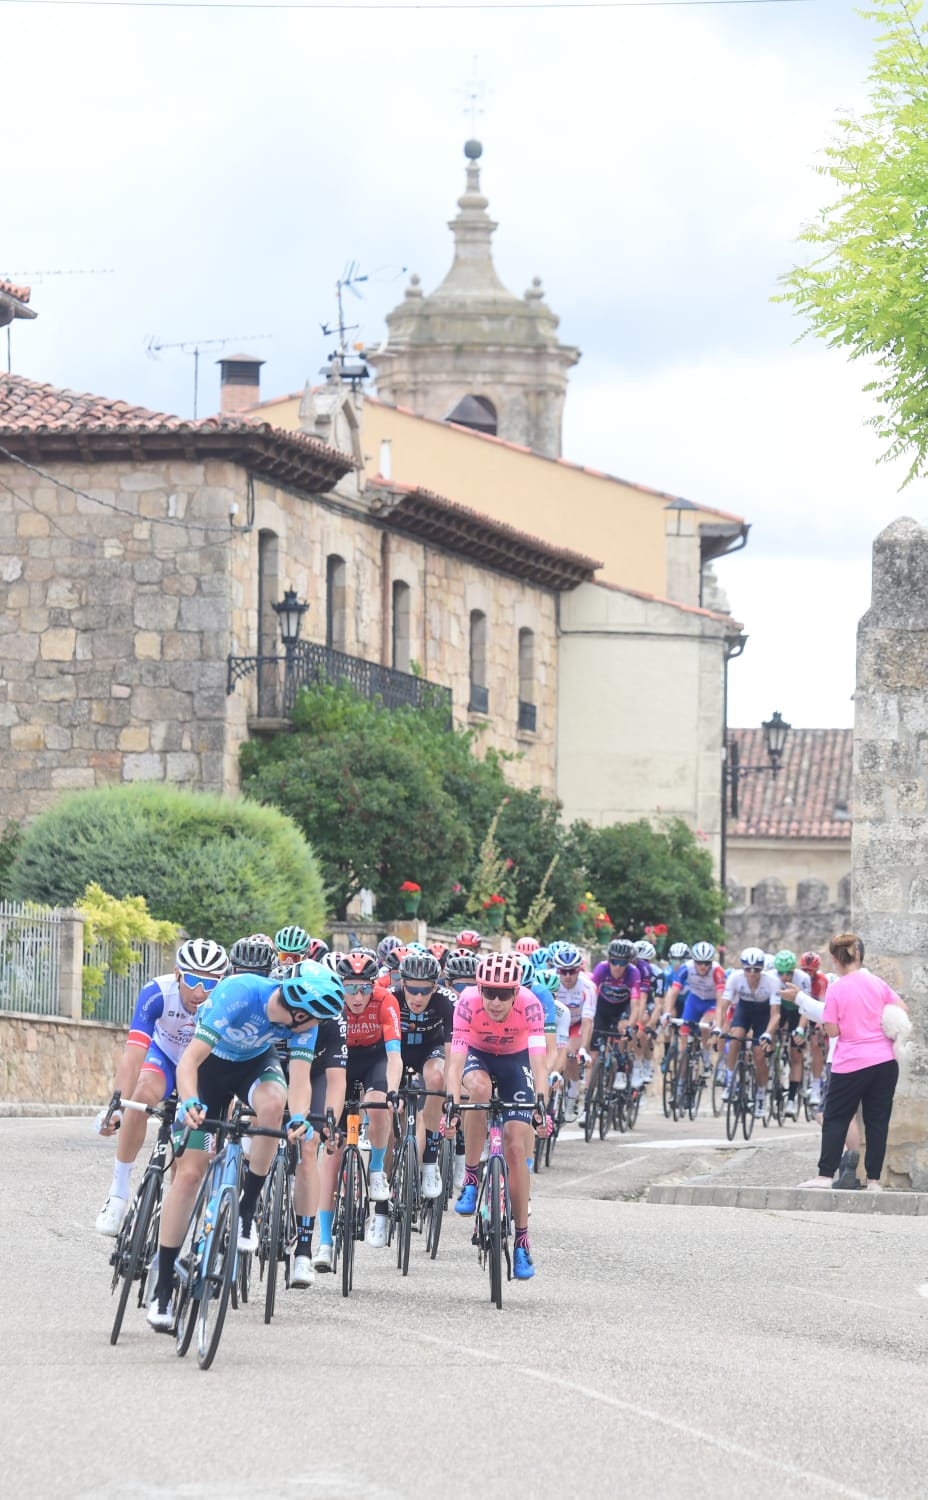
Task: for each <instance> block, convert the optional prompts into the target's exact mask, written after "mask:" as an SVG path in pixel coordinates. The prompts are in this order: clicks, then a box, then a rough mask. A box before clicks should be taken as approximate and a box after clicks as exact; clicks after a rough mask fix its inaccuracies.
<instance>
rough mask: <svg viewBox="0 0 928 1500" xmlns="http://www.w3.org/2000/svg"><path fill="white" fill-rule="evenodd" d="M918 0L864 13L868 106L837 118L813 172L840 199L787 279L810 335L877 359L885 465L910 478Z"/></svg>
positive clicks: (925, 445) (927, 124)
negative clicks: (904, 461)
mask: <svg viewBox="0 0 928 1500" xmlns="http://www.w3.org/2000/svg"><path fill="white" fill-rule="evenodd" d="M921 10H922V6H921V0H885V3H882V4H880V5H878V6H877V7H876V9H874V10H870V11H867V12H863V14H864V15H865V16H866V18H867V19H868V20H871V21H874V22H876V23H877V24H878V25H879V26H880V28H881V30H880V35H879V37H878V40H877V49H876V54H875V58H874V62H873V65H872V67H871V70H870V98H869V102H870V108H869V110H868V112H867V113H866V114H865V115H863V117H862V118H860V119H856V118H854V116H852V115H845V116H843V117H840V118H839V119H838V121H837V125H838V130H839V134H838V135H837V137H836V138H835V139H834V140H833V141H832V143H831V144H830V145H828V146H826V147H825V150H824V155H825V163H824V165H822V166H821V167H819V168H818V169H817V170H818V171H819V172H821V173H822V175H824V176H827V177H830V178H831V179H832V180H833V181H834V182H835V183H836V184H837V186H838V188H839V190H840V191H839V196H838V197H837V198H836V199H835V201H834V202H833V203H831V204H829V206H828V207H827V208H825V209H823V210H822V211H821V213H820V214H819V215H818V217H817V219H816V220H814V221H813V222H812V223H811V224H808V225H807V226H806V227H805V228H804V230H803V232H802V235H801V236H800V238H801V239H802V240H804V241H805V242H806V243H807V244H808V245H811V246H812V247H813V249H814V250H815V251H816V252H818V253H817V257H816V258H815V259H814V260H813V261H812V262H811V264H810V265H807V266H796V267H794V269H793V270H792V271H790V272H789V273H788V274H787V275H785V276H784V277H782V278H781V279H782V283H783V285H784V287H785V291H784V293H783V295H782V297H781V298H780V299H779V300H781V301H788V302H792V303H793V305H794V307H795V308H796V310H797V311H798V312H799V313H800V314H801V315H802V316H803V317H804V319H805V322H806V324H807V331H808V332H812V333H815V334H816V335H817V336H818V337H820V338H822V339H824V340H825V341H826V342H827V343H828V345H829V346H830V347H844V348H846V349H848V350H849V351H850V352H849V357H850V358H851V359H859V358H861V357H862V356H865V357H867V358H870V359H872V360H873V361H875V363H876V366H877V369H878V371H879V373H878V375H877V377H876V379H875V380H873V381H870V382H869V383H868V384H867V385H866V386H865V389H866V390H868V391H873V392H875V393H876V399H877V402H878V404H879V406H880V408H881V410H880V411H879V412H878V413H877V414H876V415H875V416H874V417H872V418H871V419H870V425H871V426H873V427H875V428H876V429H877V431H878V433H879V435H880V438H881V439H883V440H884V441H885V442H887V443H888V444H889V446H888V448H887V449H886V451H885V452H884V453H883V455H882V460H883V461H886V460H889V459H895V458H899V457H901V456H903V455H909V456H910V457H911V466H910V468H909V472H908V475H907V477H906V480H905V483H906V484H908V483H909V481H910V480H912V479H914V478H916V477H917V476H918V475H921V474H923V473H924V472H926V468H928V278H926V275H925V267H926V265H928V49H926V45H925V43H926V39H928V26H926V25H925V24H924V23H923V22H922V21H921V20H920V19H919V18H920V14H921Z"/></svg>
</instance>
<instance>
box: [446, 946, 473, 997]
mask: <svg viewBox="0 0 928 1500" xmlns="http://www.w3.org/2000/svg"><path fill="white" fill-rule="evenodd" d="M479 962H480V960H479V959H478V957H477V955H476V953H471V952H470V951H469V950H468V949H467V948H455V949H454V950H453V952H451V953H449V954H448V957H447V958H446V959H445V983H446V984H447V986H448V988H449V989H450V990H452V991H453V992H454V996H455V999H457V997H458V996H459V995H460V994H462V993H463V991H464V990H466V989H469V988H470V986H471V985H472V984H473V983H474V980H475V979H476V977H477V965H478V964H479Z"/></svg>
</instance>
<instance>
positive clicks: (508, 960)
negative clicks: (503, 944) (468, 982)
mask: <svg viewBox="0 0 928 1500" xmlns="http://www.w3.org/2000/svg"><path fill="white" fill-rule="evenodd" d="M477 983H478V984H479V985H481V986H483V985H490V986H491V987H492V986H493V985H499V987H500V989H517V988H518V986H519V985H520V984H521V983H522V957H521V955H520V954H518V953H488V954H487V956H486V958H482V959H481V960H480V963H479V964H478V965H477Z"/></svg>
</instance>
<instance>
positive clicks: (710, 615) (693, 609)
mask: <svg viewBox="0 0 928 1500" xmlns="http://www.w3.org/2000/svg"><path fill="white" fill-rule="evenodd" d="M595 584H596V587H597V588H598V589H608V590H609V592H610V593H612V594H631V596H632V598H633V599H645V600H646V601H647V602H648V603H649V604H668V605H669V606H670V608H671V609H682V610H683V612H684V614H687V615H702V616H703V617H704V618H705V619H707V620H719V621H720V622H721V623H722V624H723V625H731V626H733V627H734V629H735V630H739V631H740V630H742V629H743V626H742V624H741V622H740V621H739V620H736V619H735V618H734V616H733V615H726V614H722V612H721V611H720V610H717V609H703V608H702V605H700V604H681V603H680V601H679V599H665V598H664V597H663V596H662V595H661V594H646V593H644V591H643V590H642V589H630V588H626V587H625V585H624V584H621V583H607V582H606V581H605V579H604V578H597V579H596V580H595ZM739 732H740V731H739ZM747 732H748V733H750V731H747ZM732 733H735V731H734V730H732Z"/></svg>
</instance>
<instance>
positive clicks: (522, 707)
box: [517, 698, 538, 734]
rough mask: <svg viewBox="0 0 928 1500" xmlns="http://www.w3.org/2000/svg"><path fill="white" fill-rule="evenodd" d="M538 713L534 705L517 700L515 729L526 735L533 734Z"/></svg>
mask: <svg viewBox="0 0 928 1500" xmlns="http://www.w3.org/2000/svg"><path fill="white" fill-rule="evenodd" d="M537 714H538V711H537V709H536V707H535V704H534V703H523V701H522V699H521V698H520V699H519V722H518V725H517V728H518V729H519V730H521V731H523V732H526V733H528V734H534V733H535V725H536V719H537Z"/></svg>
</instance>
